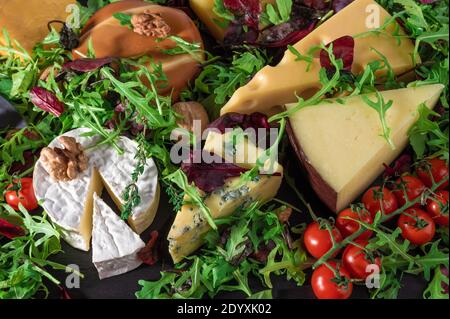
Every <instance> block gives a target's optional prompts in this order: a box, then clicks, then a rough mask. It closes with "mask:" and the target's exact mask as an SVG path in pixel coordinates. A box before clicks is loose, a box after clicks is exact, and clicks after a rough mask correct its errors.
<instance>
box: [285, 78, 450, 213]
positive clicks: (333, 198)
mask: <svg viewBox="0 0 450 319" xmlns="http://www.w3.org/2000/svg"><path fill="white" fill-rule="evenodd" d="M442 90H443V86H442V85H440V84H436V85H426V86H421V87H417V88H414V87H411V88H405V89H399V90H391V91H384V92H381V94H382V96H383V98H384V100H385V102H388V101H393V104H392V106H391V108H390V109H389V110H388V111H387V113H386V121H387V125H388V126H389V127H390V128H391V130H392V132H391V139H392V141H393V143H394V145H395V149H392V148H391V147H390V146H389V145H388V143H387V142H386V140H385V139H384V138H383V137H381V134H382V127H381V122H380V119H379V115H378V113H377V112H376V111H375V110H374V109H372V108H371V107H369V106H368V105H367V104H366V103H365V102H364V101H363V99H362V97H361V96H355V97H348V98H344V99H343V102H344V104H341V103H338V102H337V101H335V100H328V101H324V102H323V103H320V104H318V105H314V106H311V107H306V108H304V109H301V110H300V111H298V112H295V113H294V114H293V115H292V116H291V117H290V119H289V122H290V129H291V132H290V134H289V135H290V138H291V141H292V142H293V143H292V144H293V146H294V148H295V150H296V153H297V155H298V156H299V158H300V160H301V162H302V163H303V164H304V166H305V168H306V170H307V173H308V176H309V179H310V181H311V185H312V187H313V188H314V190H315V191H316V193H317V195H318V196H319V197H320V198H321V199H322V200H323V201H324V203H325V204H327V206H328V207H329V208H330V209H332V210H333V211H336V212H337V211H340V210H341V209H343V208H345V207H346V206H347V205H348V204H350V203H351V202H352V201H353V200H354V199H355V198H356V197H358V195H359V194H361V192H363V191H364V190H365V189H366V188H367V187H368V185H369V184H370V183H372V182H373V181H374V180H375V178H376V177H377V176H378V175H379V174H380V173H381V172H382V171H383V169H384V167H383V164H390V163H391V162H392V161H393V160H394V159H395V158H396V157H397V156H398V155H399V154H400V152H401V151H402V150H403V148H404V147H405V146H406V145H407V143H408V135H407V132H408V130H409V128H410V127H411V126H412V125H413V124H414V122H415V121H416V120H417V118H418V112H417V110H418V107H419V105H420V104H422V103H425V105H426V106H427V107H429V108H433V107H434V105H435V104H436V102H437V101H438V99H439V96H440V94H441V92H442ZM368 97H369V98H370V99H371V100H375V97H374V95H373V94H369V95H368ZM294 106H295V104H291V105H287V106H286V107H287V109H290V108H291V107H294Z"/></svg>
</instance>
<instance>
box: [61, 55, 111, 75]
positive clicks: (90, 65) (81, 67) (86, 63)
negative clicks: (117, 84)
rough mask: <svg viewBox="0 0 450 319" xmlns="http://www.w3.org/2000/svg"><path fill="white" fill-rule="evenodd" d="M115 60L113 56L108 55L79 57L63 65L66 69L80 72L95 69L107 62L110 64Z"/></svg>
mask: <svg viewBox="0 0 450 319" xmlns="http://www.w3.org/2000/svg"><path fill="white" fill-rule="evenodd" d="M112 61H113V59H112V58H110V57H106V58H101V59H78V60H74V61H71V62H67V63H66V64H64V65H63V68H64V69H66V70H73V71H78V72H89V71H95V70H97V69H99V68H101V67H102V66H105V65H106V64H110V63H111V62H112Z"/></svg>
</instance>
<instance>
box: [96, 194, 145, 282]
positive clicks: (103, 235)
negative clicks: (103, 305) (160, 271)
mask: <svg viewBox="0 0 450 319" xmlns="http://www.w3.org/2000/svg"><path fill="white" fill-rule="evenodd" d="M93 205H94V211H93V228H92V263H93V264H94V266H95V268H97V271H98V276H99V278H100V279H104V278H109V277H113V276H117V275H120V274H124V273H126V272H129V271H131V270H133V269H136V268H137V267H139V266H140V265H141V264H142V261H141V260H140V259H139V258H138V256H137V254H138V252H139V251H140V250H141V249H142V248H144V247H145V244H144V242H143V241H142V240H141V238H140V237H139V236H138V235H137V234H136V233H135V232H133V230H132V229H131V228H129V227H128V225H127V224H126V223H125V222H124V221H123V220H122V219H120V217H119V216H117V215H116V213H115V212H114V211H113V210H112V209H111V208H110V207H109V206H108V205H107V204H106V203H105V202H104V201H103V200H102V199H101V198H100V197H98V195H97V194H96V193H94V204H93Z"/></svg>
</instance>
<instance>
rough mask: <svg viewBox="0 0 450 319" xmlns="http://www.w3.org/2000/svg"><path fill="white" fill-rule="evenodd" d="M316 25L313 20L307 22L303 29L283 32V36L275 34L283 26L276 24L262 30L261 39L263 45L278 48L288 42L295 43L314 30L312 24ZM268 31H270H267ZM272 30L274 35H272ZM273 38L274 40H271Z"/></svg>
mask: <svg viewBox="0 0 450 319" xmlns="http://www.w3.org/2000/svg"><path fill="white" fill-rule="evenodd" d="M315 25H316V22H313V23H311V24H309V26H307V27H306V28H305V29H301V30H297V31H293V32H290V33H288V34H285V35H284V36H281V37H280V36H278V37H277V36H276V32H277V31H278V30H277V29H280V28H282V27H283V25H277V26H274V27H272V28H270V29H271V30H264V31H263V32H262V38H263V39H262V41H263V45H264V46H266V47H269V48H280V47H285V46H287V45H289V44H295V43H297V42H298V41H300V40H301V39H303V38H304V37H306V36H307V35H308V34H309V33H310V32H311V31H312V30H314V26H315ZM269 32H270V33H269ZM272 32H274V33H275V36H274V33H272ZM273 40H275V41H273Z"/></svg>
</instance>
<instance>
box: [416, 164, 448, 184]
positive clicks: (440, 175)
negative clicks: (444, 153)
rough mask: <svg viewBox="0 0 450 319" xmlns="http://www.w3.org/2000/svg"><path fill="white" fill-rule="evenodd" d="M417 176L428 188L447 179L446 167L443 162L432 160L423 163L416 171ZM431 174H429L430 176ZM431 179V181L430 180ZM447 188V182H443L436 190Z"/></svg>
mask: <svg viewBox="0 0 450 319" xmlns="http://www.w3.org/2000/svg"><path fill="white" fill-rule="evenodd" d="M416 173H417V176H419V178H420V179H421V180H422V182H423V183H424V184H425V185H426V186H427V187H428V188H429V187H431V186H432V185H433V180H434V182H435V183H439V182H440V181H442V180H443V179H444V178H446V177H448V165H447V163H446V162H445V161H444V160H441V159H439V158H433V159H429V160H427V161H425V162H424V163H423V164H422V165H419V167H418V168H417V169H416ZM430 173H431V174H430ZM431 177H433V179H432V178H431ZM447 188H448V180H447V181H446V182H444V184H442V185H441V186H439V187H438V189H437V190H445V189H447Z"/></svg>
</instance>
